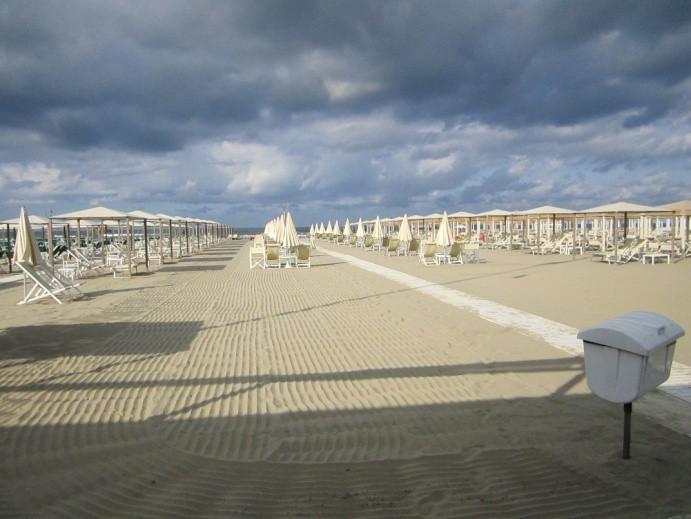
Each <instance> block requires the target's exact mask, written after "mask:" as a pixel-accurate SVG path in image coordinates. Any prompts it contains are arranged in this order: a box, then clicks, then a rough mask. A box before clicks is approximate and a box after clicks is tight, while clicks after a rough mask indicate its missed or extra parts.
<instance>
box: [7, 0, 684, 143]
mask: <svg viewBox="0 0 691 519" xmlns="http://www.w3.org/2000/svg"><path fill="white" fill-rule="evenodd" d="M0 9H1V10H0V45H1V46H2V49H3V53H4V56H5V58H4V64H3V74H2V76H1V78H0V97H1V98H2V101H1V102H0V120H1V121H2V124H5V125H9V126H21V127H30V128H32V129H35V130H37V131H40V132H42V133H44V134H45V135H47V136H50V137H51V138H52V139H54V140H55V142H58V143H60V144H61V145H64V146H74V147H85V146H86V147H89V146H100V145H104V146H114V147H122V148H132V149H151V150H165V149H179V148H181V147H182V146H183V145H184V144H185V142H187V141H188V140H190V139H195V138H200V137H206V136H209V135H213V134H214V133H215V132H221V131H224V130H227V129H228V128H231V129H232V128H233V127H239V126H240V125H246V124H248V123H250V122H253V121H254V122H259V119H260V114H261V113H262V110H268V111H270V113H272V114H273V115H274V116H275V117H279V118H280V117H281V116H287V115H290V114H295V113H301V112H314V111H319V110H322V111H323V110H333V111H337V112H338V111H341V113H343V112H346V113H347V112H349V111H350V112H358V111H360V112H366V111H367V110H370V109H372V108H373V107H374V106H377V107H380V108H381V107H382V106H387V105H388V106H391V107H393V108H395V109H396V110H397V112H398V113H400V114H401V115H403V116H406V117H409V118H413V119H415V118H419V117H429V116H430V115H434V116H439V117H444V118H447V119H453V118H461V117H468V116H470V117H475V118H480V119H481V120H486V121H490V122H492V123H496V124H505V125H519V124H527V123H536V122H548V123H554V124H570V123H574V122H577V121H579V120H583V119H588V118H593V117H598V116H602V115H606V114H611V113H615V112H618V111H622V110H626V109H637V110H639V111H641V112H642V115H640V116H638V118H633V119H631V121H630V123H631V124H636V123H638V122H640V123H642V122H649V121H650V120H653V119H655V118H657V117H659V116H661V115H662V114H664V113H666V112H667V111H668V110H669V109H670V108H671V107H672V106H674V104H675V99H676V98H677V95H678V92H677V91H675V89H674V87H675V85H677V84H678V83H679V82H680V81H681V80H683V79H686V78H688V77H689V74H690V73H691V60H690V58H689V56H691V25H690V24H689V21H690V19H691V16H690V15H691V6H689V4H688V3H687V2H544V3H543V2H481V3H480V2H478V3H468V2H448V3H443V2H435V3H434V4H433V5H431V4H429V3H426V2H412V3H410V2H400V1H396V2H329V1H326V2H323V1H320V2H316V1H315V2H307V1H301V2H283V1H277V2H232V3H218V2H211V3H203V2H193V3H175V2H161V3H154V2H146V3H144V4H142V5H138V6H137V8H136V9H135V8H133V4H127V3H116V4H110V3H103V4H99V3H94V2H44V3H41V2H9V3H5V4H4V7H2V8H0ZM328 79H334V80H344V81H345V80H349V81H350V80H353V81H369V82H372V83H373V84H376V85H377V88H376V89H373V90H375V91H373V92H371V93H369V94H365V95H363V96H354V97H357V99H352V100H347V99H346V100H344V101H343V102H340V103H333V102H330V99H329V95H328V93H327V91H326V90H325V86H324V80H328ZM363 98H364V99H363ZM334 105H337V106H334Z"/></svg>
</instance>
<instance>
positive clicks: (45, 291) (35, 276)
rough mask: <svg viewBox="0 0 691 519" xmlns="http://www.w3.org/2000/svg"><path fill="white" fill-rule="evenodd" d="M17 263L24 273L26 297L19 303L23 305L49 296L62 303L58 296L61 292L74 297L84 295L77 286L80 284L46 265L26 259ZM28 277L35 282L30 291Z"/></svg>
mask: <svg viewBox="0 0 691 519" xmlns="http://www.w3.org/2000/svg"><path fill="white" fill-rule="evenodd" d="M15 265H17V266H18V267H19V268H20V269H21V270H22V272H23V273H24V298H23V299H22V300H21V301H20V302H19V303H17V304H20V305H23V304H26V303H31V302H33V301H38V300H40V299H45V298H47V297H49V298H51V299H53V300H54V301H55V302H56V303H58V304H60V305H61V304H62V301H60V299H58V297H57V296H58V295H60V294H63V293H64V294H69V295H71V296H73V297H77V296H81V295H82V292H81V291H80V290H79V288H77V287H79V285H78V284H76V283H71V282H70V281H68V280H66V279H65V278H63V277H62V276H60V275H59V274H57V273H55V272H51V271H50V269H48V268H47V267H46V266H45V265H31V264H29V263H28V262H24V261H17V262H16V263H15ZM27 279H28V280H30V281H31V282H33V284H34V285H33V286H32V287H31V288H30V289H29V291H28V292H27V290H26V281H27Z"/></svg>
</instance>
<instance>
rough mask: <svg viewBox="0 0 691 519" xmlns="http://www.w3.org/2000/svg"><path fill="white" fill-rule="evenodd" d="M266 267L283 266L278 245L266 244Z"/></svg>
mask: <svg viewBox="0 0 691 519" xmlns="http://www.w3.org/2000/svg"><path fill="white" fill-rule="evenodd" d="M264 266H265V267H266V268H280V267H281V249H280V247H279V246H278V245H267V246H266V260H265V262H264Z"/></svg>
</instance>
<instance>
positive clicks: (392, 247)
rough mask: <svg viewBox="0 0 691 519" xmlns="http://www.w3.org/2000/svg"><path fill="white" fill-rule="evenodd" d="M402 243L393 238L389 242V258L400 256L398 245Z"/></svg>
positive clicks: (387, 253) (387, 251) (387, 249)
mask: <svg viewBox="0 0 691 519" xmlns="http://www.w3.org/2000/svg"><path fill="white" fill-rule="evenodd" d="M399 243H400V241H399V240H398V239H396V238H391V239H390V240H389V243H388V246H387V247H386V255H387V256H398V244H399Z"/></svg>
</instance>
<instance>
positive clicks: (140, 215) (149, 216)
mask: <svg viewBox="0 0 691 519" xmlns="http://www.w3.org/2000/svg"><path fill="white" fill-rule="evenodd" d="M127 215H128V216H130V217H132V218H139V219H142V220H160V219H161V217H160V216H158V215H157V214H152V213H147V212H146V211H130V212H129V213H127Z"/></svg>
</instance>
